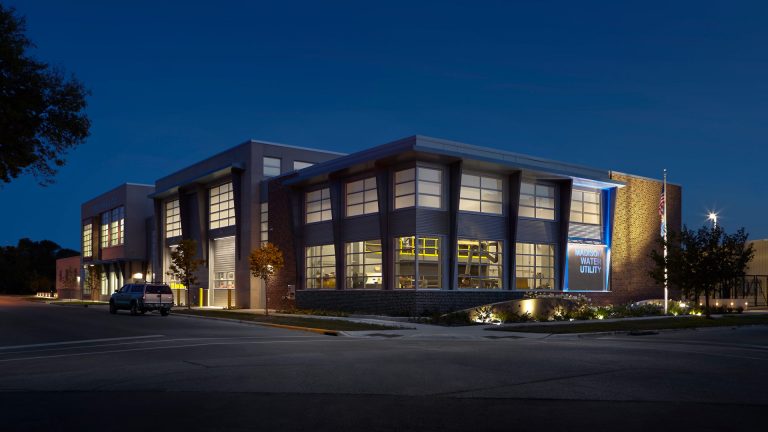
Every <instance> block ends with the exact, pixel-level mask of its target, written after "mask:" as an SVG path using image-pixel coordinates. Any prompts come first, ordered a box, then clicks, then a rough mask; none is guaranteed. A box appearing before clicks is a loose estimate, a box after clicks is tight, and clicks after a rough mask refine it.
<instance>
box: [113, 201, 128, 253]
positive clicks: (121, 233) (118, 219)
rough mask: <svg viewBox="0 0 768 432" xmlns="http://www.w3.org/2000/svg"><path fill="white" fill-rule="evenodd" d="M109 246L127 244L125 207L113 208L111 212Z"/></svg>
mask: <svg viewBox="0 0 768 432" xmlns="http://www.w3.org/2000/svg"><path fill="white" fill-rule="evenodd" d="M110 213H111V215H110V224H109V245H110V246H119V245H121V244H123V243H125V207H117V208H113V209H112V211H111V212H110Z"/></svg>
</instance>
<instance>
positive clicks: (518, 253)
mask: <svg viewBox="0 0 768 432" xmlns="http://www.w3.org/2000/svg"><path fill="white" fill-rule="evenodd" d="M515 276H516V281H517V289H555V247H554V246H553V245H551V244H534V243H518V244H517V245H516V246H515Z"/></svg>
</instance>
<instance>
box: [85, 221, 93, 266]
mask: <svg viewBox="0 0 768 432" xmlns="http://www.w3.org/2000/svg"><path fill="white" fill-rule="evenodd" d="M92 240H93V224H85V225H83V256H84V257H86V258H88V257H92V256H93V242H92Z"/></svg>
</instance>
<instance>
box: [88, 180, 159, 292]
mask: <svg viewBox="0 0 768 432" xmlns="http://www.w3.org/2000/svg"><path fill="white" fill-rule="evenodd" d="M152 192H154V187H153V186H151V185H141V184H133V183H126V184H123V185H121V186H118V187H117V188H115V189H112V190H111V191H109V192H106V193H103V194H101V195H99V196H97V197H96V198H93V199H91V200H90V201H87V202H85V203H84V204H83V205H82V206H81V209H80V217H81V226H80V228H81V233H82V249H81V250H82V252H81V258H82V259H81V268H82V272H81V275H80V281H81V283H80V285H81V289H82V296H83V298H85V299H93V300H108V299H109V296H110V295H111V294H112V293H113V292H114V291H115V290H116V289H118V288H120V287H121V286H122V285H123V284H125V283H130V282H136V281H141V280H145V279H147V278H148V275H152V273H153V269H152V266H151V263H150V256H151V255H150V253H151V252H150V245H151V243H150V237H149V235H148V233H149V232H151V226H152V225H151V223H152V220H153V206H152V200H151V199H149V198H148V195H149V194H151V193H152ZM149 277H151V276H149Z"/></svg>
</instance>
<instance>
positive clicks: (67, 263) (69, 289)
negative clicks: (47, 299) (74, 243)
mask: <svg viewBox="0 0 768 432" xmlns="http://www.w3.org/2000/svg"><path fill="white" fill-rule="evenodd" d="M80 269H81V263H80V255H75V256H71V257H67V258H59V259H57V260H56V295H57V297H58V298H59V299H77V300H79V299H80V298H81V291H80Z"/></svg>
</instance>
